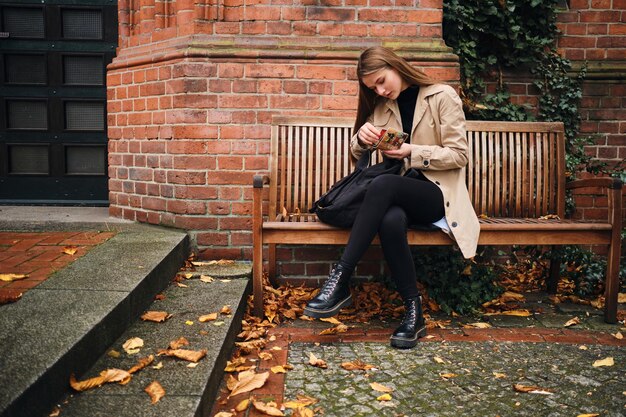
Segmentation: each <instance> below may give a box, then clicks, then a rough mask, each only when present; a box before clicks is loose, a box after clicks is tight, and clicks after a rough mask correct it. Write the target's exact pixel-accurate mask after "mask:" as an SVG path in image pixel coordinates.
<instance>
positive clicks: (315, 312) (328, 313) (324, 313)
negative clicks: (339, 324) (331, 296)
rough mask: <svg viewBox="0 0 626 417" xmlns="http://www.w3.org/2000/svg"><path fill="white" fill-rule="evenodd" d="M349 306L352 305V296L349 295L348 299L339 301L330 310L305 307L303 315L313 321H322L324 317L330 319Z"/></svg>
mask: <svg viewBox="0 0 626 417" xmlns="http://www.w3.org/2000/svg"><path fill="white" fill-rule="evenodd" d="M351 304H352V294H350V295H349V296H348V297H346V298H344V299H343V300H341V301H340V302H338V303H337V304H335V305H334V306H332V308H327V309H325V310H320V309H318V308H311V307H305V308H304V314H305V315H307V316H309V317H313V318H314V319H323V318H326V317H332V316H335V315H337V313H339V310H341V309H342V308H344V307H348V306H349V305H351Z"/></svg>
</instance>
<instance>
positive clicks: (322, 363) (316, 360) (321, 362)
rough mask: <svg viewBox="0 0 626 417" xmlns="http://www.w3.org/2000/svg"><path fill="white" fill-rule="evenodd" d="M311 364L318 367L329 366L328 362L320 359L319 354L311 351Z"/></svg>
mask: <svg viewBox="0 0 626 417" xmlns="http://www.w3.org/2000/svg"><path fill="white" fill-rule="evenodd" d="M309 365H313V366H317V367H318V368H322V369H326V368H328V365H327V364H326V362H325V361H324V360H322V359H319V358H318V357H317V356H315V355H314V354H312V353H309Z"/></svg>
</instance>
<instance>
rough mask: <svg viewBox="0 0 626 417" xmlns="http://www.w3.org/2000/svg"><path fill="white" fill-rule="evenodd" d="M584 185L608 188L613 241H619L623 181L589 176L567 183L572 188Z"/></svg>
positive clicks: (567, 187)
mask: <svg viewBox="0 0 626 417" xmlns="http://www.w3.org/2000/svg"><path fill="white" fill-rule="evenodd" d="M584 187H600V188H605V189H606V191H607V192H606V194H607V196H608V203H609V204H608V214H609V216H608V217H609V218H608V221H609V224H611V225H613V235H614V236H613V241H614V242H618V241H619V239H620V233H621V230H622V226H623V224H622V181H621V180H620V179H619V178H609V177H606V178H589V179H584V180H575V181H572V182H569V183H567V184H565V188H566V189H568V190H572V189H575V188H584Z"/></svg>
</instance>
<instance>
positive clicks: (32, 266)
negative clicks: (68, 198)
mask: <svg viewBox="0 0 626 417" xmlns="http://www.w3.org/2000/svg"><path fill="white" fill-rule="evenodd" d="M114 235H115V233H114V232H98V231H83V232H76V231H73V232H0V274H24V275H27V277H26V278H23V279H19V280H15V281H11V282H7V281H2V280H0V304H2V300H11V299H15V298H16V297H19V296H20V294H23V293H24V292H26V291H28V290H29V289H31V288H34V287H36V286H37V285H39V284H40V283H42V282H44V281H45V280H46V279H47V278H49V277H50V276H51V275H52V274H53V273H54V272H56V271H58V270H60V269H62V268H64V267H66V266H67V265H69V264H70V263H72V262H74V261H75V260H76V259H78V258H80V257H81V256H83V255H85V254H86V253H87V252H88V251H89V250H91V249H92V248H94V247H95V246H97V245H99V244H100V243H102V242H105V241H106V240H108V239H110V238H111V237H113V236H114ZM66 248H68V249H71V250H74V249H75V250H76V251H75V252H74V253H72V254H70V253H66V252H65V250H66ZM69 252H71V251H69Z"/></svg>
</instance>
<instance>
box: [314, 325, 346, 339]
mask: <svg viewBox="0 0 626 417" xmlns="http://www.w3.org/2000/svg"><path fill="white" fill-rule="evenodd" d="M347 331H348V326H346V325H345V324H338V325H336V326H335V327H331V328H330V329H326V330H322V331H321V332H320V336H323V335H328V334H337V333H345V332H347Z"/></svg>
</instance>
